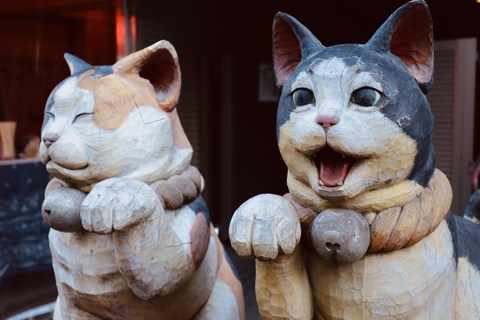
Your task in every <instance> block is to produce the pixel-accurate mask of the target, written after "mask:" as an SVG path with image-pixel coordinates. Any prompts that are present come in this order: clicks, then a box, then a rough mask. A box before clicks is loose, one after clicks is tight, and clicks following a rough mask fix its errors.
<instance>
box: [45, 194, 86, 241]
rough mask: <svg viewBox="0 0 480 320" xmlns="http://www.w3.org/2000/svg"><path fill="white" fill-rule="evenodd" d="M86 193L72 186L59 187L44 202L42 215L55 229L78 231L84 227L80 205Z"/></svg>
mask: <svg viewBox="0 0 480 320" xmlns="http://www.w3.org/2000/svg"><path fill="white" fill-rule="evenodd" d="M85 197H86V194H85V193H84V192H82V191H80V190H76V189H71V188H58V189H55V190H53V191H52V192H50V194H49V195H48V196H47V197H46V198H45V200H44V201H43V204H42V216H43V219H44V220H45V222H46V223H47V224H48V225H49V226H50V227H51V228H53V229H55V230H58V231H62V232H76V231H80V230H82V229H83V227H82V221H81V220H80V206H81V204H82V202H83V199H85Z"/></svg>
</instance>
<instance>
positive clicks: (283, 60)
mask: <svg viewBox="0 0 480 320" xmlns="http://www.w3.org/2000/svg"><path fill="white" fill-rule="evenodd" d="M323 48H325V47H324V46H323V45H322V44H321V42H320V41H318V39H317V38H315V36H314V35H313V34H312V33H311V32H310V30H308V29H307V28H306V27H305V26H304V25H302V24H301V23H300V22H298V20H297V19H295V18H294V17H292V16H290V15H288V14H286V13H283V12H279V13H277V14H276V15H275V18H274V20H273V67H274V70H275V77H276V79H277V83H278V85H280V86H283V85H285V82H287V80H288V78H289V77H290V76H291V75H292V73H293V72H294V71H295V68H296V67H297V65H298V64H299V63H300V61H301V60H302V59H304V58H306V57H307V56H309V55H310V54H312V53H313V52H317V51H319V50H322V49H323Z"/></svg>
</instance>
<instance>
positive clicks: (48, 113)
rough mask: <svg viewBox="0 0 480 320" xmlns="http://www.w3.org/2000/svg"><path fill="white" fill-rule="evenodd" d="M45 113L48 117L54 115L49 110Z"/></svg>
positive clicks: (53, 117)
mask: <svg viewBox="0 0 480 320" xmlns="http://www.w3.org/2000/svg"><path fill="white" fill-rule="evenodd" d="M45 115H47V116H49V117H50V118H52V119H55V115H54V114H53V113H51V112H48V111H47V112H45Z"/></svg>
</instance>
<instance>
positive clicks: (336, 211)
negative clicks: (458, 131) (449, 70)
mask: <svg viewBox="0 0 480 320" xmlns="http://www.w3.org/2000/svg"><path fill="white" fill-rule="evenodd" d="M273 61H274V69H275V75H276V79H277V82H278V84H279V85H280V86H281V87H282V94H281V96H280V102H279V106H278V113H277V139H278V146H279V149H280V152H281V154H282V157H283V159H284V161H285V164H286V165H287V167H288V176H287V184H288V188H289V191H290V192H289V193H288V194H286V195H285V196H283V197H281V196H278V195H273V194H263V195H259V196H256V197H254V198H252V199H250V200H248V201H247V202H245V203H244V204H243V205H242V206H240V208H239V209H238V210H237V211H236V212H235V214H234V216H233V218H232V221H231V224H230V230H229V232H230V239H231V242H232V246H233V248H234V249H235V250H236V251H237V253H238V254H239V255H241V256H243V257H246V258H256V259H257V260H256V294H257V301H258V305H259V309H260V314H261V315H262V317H263V318H264V319H328V320H333V319H335V320H337V319H355V320H359V319H364V320H367V319H479V316H478V315H479V314H480V299H479V298H478V297H479V294H480V273H479V267H480V252H478V248H480V226H478V225H477V224H475V223H473V222H471V221H467V220H466V219H463V218H461V217H458V216H454V215H452V214H447V213H448V212H449V209H450V204H451V200H452V190H451V187H450V184H449V182H448V180H447V178H446V176H445V175H444V174H443V173H442V172H440V171H439V170H436V169H435V155H434V151H433V146H432V136H433V116H432V113H431V111H430V107H429V105H428V102H427V99H426V97H425V94H426V93H427V92H428V91H429V89H430V87H431V85H432V82H433V31H432V20H431V16H430V12H429V9H428V7H427V4H426V3H425V2H424V1H419V0H415V1H410V2H408V3H406V4H404V5H403V6H401V7H400V8H399V9H398V10H397V11H395V12H394V13H393V14H392V15H391V16H390V17H389V18H388V19H387V21H386V22H385V23H384V24H383V25H382V26H381V27H380V28H379V29H378V30H377V32H376V33H375V34H374V35H373V36H372V38H371V39H370V40H369V41H368V42H367V43H366V44H343V45H335V46H331V47H325V46H323V45H322V44H321V42H320V41H318V40H317V39H316V38H315V36H314V35H313V34H312V33H311V32H310V31H309V30H308V29H306V28H305V27H304V26H303V25H302V24H300V23H299V22H298V21H297V20H296V19H294V18H293V17H291V16H289V15H287V14H284V13H278V14H277V15H276V16H275V19H274V25H273ZM300 240H301V241H300Z"/></svg>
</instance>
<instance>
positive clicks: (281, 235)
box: [229, 194, 301, 260]
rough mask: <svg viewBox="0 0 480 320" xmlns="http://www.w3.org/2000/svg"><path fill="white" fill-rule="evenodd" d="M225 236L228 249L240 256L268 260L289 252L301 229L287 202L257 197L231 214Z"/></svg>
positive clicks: (293, 247)
mask: <svg viewBox="0 0 480 320" xmlns="http://www.w3.org/2000/svg"><path fill="white" fill-rule="evenodd" d="M229 234H230V241H231V243H232V247H233V248H234V249H235V251H237V253H238V254H239V255H240V256H242V257H244V258H257V259H260V260H271V259H275V258H276V257H277V256H279V255H282V254H283V255H289V254H291V253H292V252H293V250H294V249H295V247H296V246H297V244H298V242H299V241H300V235H301V228H300V221H299V219H298V215H297V212H296V210H295V208H294V207H293V205H292V204H291V202H290V201H288V200H287V199H285V198H283V197H281V196H278V195H273V194H261V195H258V196H256V197H253V198H251V199H250V200H248V201H247V202H245V203H243V204H242V205H241V206H240V208H238V209H237V211H235V214H234V215H233V217H232V221H231V222H230V229H229Z"/></svg>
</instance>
